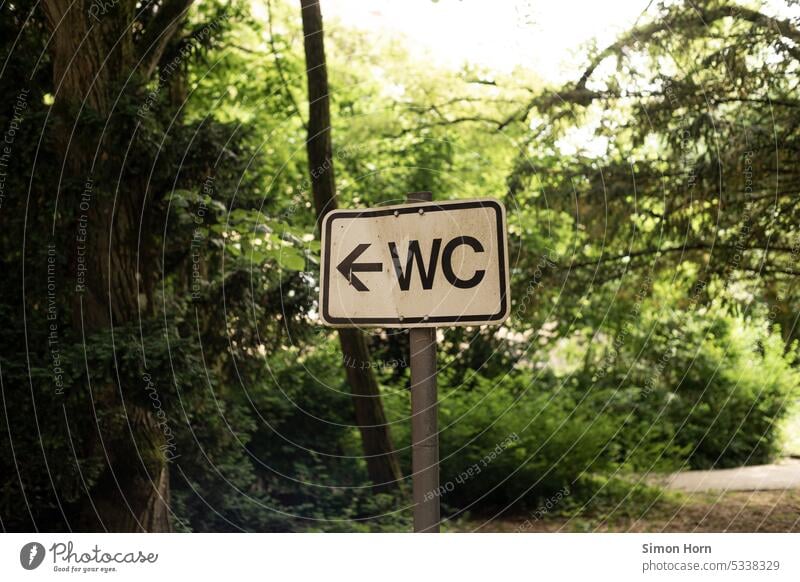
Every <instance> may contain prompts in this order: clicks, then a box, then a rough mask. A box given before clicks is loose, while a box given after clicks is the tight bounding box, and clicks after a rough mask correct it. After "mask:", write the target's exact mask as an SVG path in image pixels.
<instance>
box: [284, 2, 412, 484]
mask: <svg viewBox="0 0 800 582" xmlns="http://www.w3.org/2000/svg"><path fill="white" fill-rule="evenodd" d="M300 6H301V8H302V14H303V34H304V35H305V52H306V73H307V76H308V101H309V117H308V141H307V142H306V147H307V150H308V166H309V171H310V173H311V186H312V191H313V195H314V207H315V209H316V214H317V224H321V220H322V218H323V217H324V216H325V214H326V213H327V212H329V211H330V210H333V209H335V208H336V183H335V181H334V173H333V155H332V147H331V127H330V126H331V116H330V102H329V97H328V72H327V66H326V63H325V45H324V42H323V29H322V12H321V10H320V7H319V1H318V0H300ZM339 342H340V344H341V346H342V355H343V356H344V361H345V362H353V363H357V362H368V361H369V359H370V356H369V348H368V346H367V341H366V338H365V337H364V334H362V333H361V331H359V330H358V329H342V330H339ZM345 369H346V371H347V381H348V382H349V384H350V391H351V394H352V397H353V405H354V408H355V419H356V424H357V425H358V428H359V430H360V431H361V441H362V446H363V450H364V456H365V457H366V462H367V472H368V474H369V478H370V480H371V481H372V482H373V484H374V486H375V489H376V490H378V491H385V490H389V489H393V488H396V487H398V486H399V484H400V478H401V474H400V467H399V465H398V463H397V458H396V456H395V452H394V447H393V446H392V439H391V434H390V432H389V425H388V424H387V422H386V414H385V413H384V410H383V403H382V402H381V393H380V387H379V386H378V381H377V380H376V378H375V374H374V373H373V371H372V370H371V369H370V368H364V369H362V367H361V366H359V365H346V366H345Z"/></svg>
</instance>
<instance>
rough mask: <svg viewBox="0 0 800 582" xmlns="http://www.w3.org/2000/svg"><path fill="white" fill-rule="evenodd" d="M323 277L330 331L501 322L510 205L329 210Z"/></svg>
mask: <svg viewBox="0 0 800 582" xmlns="http://www.w3.org/2000/svg"><path fill="white" fill-rule="evenodd" d="M320 272H321V282H320V301H319V305H320V317H321V319H322V322H323V323H325V324H326V325H330V326H334V327H349V326H374V327H409V328H410V327H445V326H451V325H484V324H495V325H497V324H500V323H502V322H503V321H504V320H505V319H506V318H507V317H508V314H509V310H510V294H509V285H508V245H507V237H506V214H505V208H504V207H503V205H502V204H501V203H500V202H498V201H497V200H491V199H481V200H463V201H450V202H419V203H413V204H403V205H401V206H386V207H382V208H373V209H368V210H334V211H331V212H329V213H328V214H327V215H326V216H325V219H324V220H323V223H322V263H321V268H320Z"/></svg>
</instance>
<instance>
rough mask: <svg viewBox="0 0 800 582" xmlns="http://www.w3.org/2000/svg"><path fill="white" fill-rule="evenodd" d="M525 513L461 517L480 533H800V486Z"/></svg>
mask: <svg viewBox="0 0 800 582" xmlns="http://www.w3.org/2000/svg"><path fill="white" fill-rule="evenodd" d="M526 519H527V518H526V516H519V517H510V518H500V519H495V520H493V521H490V522H488V523H487V522H486V521H485V520H481V519H475V518H473V519H470V520H465V521H462V522H459V523H458V524H456V525H454V527H453V528H452V529H453V530H455V531H478V532H487V533H488V532H515V531H528V532H558V531H563V532H575V531H578V532H591V531H598V532H800V490H798V489H790V490H784V491H726V492H707V491H704V492H696V493H688V494H684V493H678V494H675V495H674V496H672V495H670V496H668V497H666V498H665V499H664V500H663V501H660V502H658V503H656V504H655V505H654V506H653V507H651V508H650V509H649V510H646V511H645V512H644V513H643V514H642V515H640V516H637V517H629V516H624V515H619V516H618V517H615V516H613V515H612V516H611V517H607V516H601V515H594V516H592V515H586V516H580V517H567V516H555V517H545V518H543V519H539V520H530V521H526Z"/></svg>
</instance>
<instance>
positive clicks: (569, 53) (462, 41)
mask: <svg viewBox="0 0 800 582" xmlns="http://www.w3.org/2000/svg"><path fill="white" fill-rule="evenodd" d="M321 1H322V4H321V5H322V15H323V18H325V19H326V21H327V24H326V26H330V25H332V24H334V23H335V20H334V19H339V21H340V22H341V23H342V24H343V25H345V26H349V27H356V28H363V29H369V30H372V31H375V32H377V33H378V34H382V35H393V36H397V37H399V38H403V37H404V38H405V39H406V42H408V44H409V47H408V48H409V50H410V52H411V53H412V54H417V56H420V57H421V58H423V59H426V60H427V61H429V62H432V63H435V64H439V65H444V66H447V67H454V68H458V67H460V66H461V65H463V64H464V63H465V62H468V63H472V64H476V65H483V66H486V67H488V68H490V69H493V70H495V71H498V72H505V73H508V72H510V71H512V70H513V69H514V68H515V67H517V66H522V67H525V68H528V69H531V70H533V71H535V72H536V73H538V74H539V75H540V76H541V77H542V78H543V79H544V80H545V81H551V82H553V83H557V84H562V83H564V82H567V81H570V80H574V78H575V75H576V74H578V73H580V72H582V69H581V66H582V65H584V64H585V62H586V58H585V47H586V43H588V42H589V41H591V40H593V39H594V40H596V41H597V43H598V44H599V45H600V46H605V45H607V44H610V43H611V42H613V41H614V40H615V39H616V37H617V36H618V35H619V33H620V32H622V31H625V30H627V29H629V28H630V27H631V26H633V25H634V23H636V21H637V19H638V18H639V17H640V15H642V13H643V12H644V11H645V9H646V8H647V7H648V5H650V4H654V5H655V4H657V3H656V2H651V0H438V1H435V0H321ZM651 9H652V7H651ZM763 11H764V12H765V13H767V14H769V15H774V16H781V17H787V16H795V17H796V16H798V15H800V6H796V7H793V8H791V7H788V6H787V5H786V2H785V0H765V2H764V7H763ZM644 20H646V17H643V21H644Z"/></svg>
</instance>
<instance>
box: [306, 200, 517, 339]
mask: <svg viewBox="0 0 800 582" xmlns="http://www.w3.org/2000/svg"><path fill="white" fill-rule="evenodd" d="M420 208H423V209H424V210H425V212H426V213H427V212H442V211H448V210H468V209H470V208H492V209H494V211H495V213H496V218H497V248H498V260H499V263H500V265H499V269H498V271H499V275H500V310H499V311H498V312H497V313H492V314H489V315H452V316H445V315H442V316H434V317H430V316H429V317H428V318H427V319H425V317H403V318H402V319H401V318H399V317H357V318H349V317H332V316H331V315H330V310H329V306H328V298H329V296H330V267H331V260H330V259H331V242H330V241H331V231H332V229H333V222H334V221H335V220H336V219H337V218H374V217H378V216H390V215H394V213H395V212H397V213H398V214H417V213H418V212H419V209H420ZM325 242H326V243H327V244H326V245H325V246H326V248H325V249H323V250H324V253H325V269H324V272H323V273H322V293H320V295H321V296H322V314H323V322H325V323H329V324H332V325H335V326H345V325H356V326H357V325H376V326H380V325H382V324H394V325H397V327H402V325H398V324H415V323H425V324H430V325H431V326H433V324H436V323H461V324H469V323H475V324H477V325H481V324H483V323H492V322H495V321H502V320H504V319H505V318H506V317H507V315H508V313H507V311H508V296H507V295H508V294H507V293H506V291H507V289H508V288H507V286H506V278H507V274H506V252H507V249H506V237H505V231H504V229H503V207H502V205H501V204H500V203H499V202H498V201H496V200H468V201H467V200H465V201H464V202H457V201H454V202H449V201H448V202H444V203H442V204H439V203H436V202H434V203H430V202H424V203H420V204H414V205H406V206H403V207H400V208H392V207H389V208H380V209H370V210H332V211H330V213H329V214H328V216H326V217H325Z"/></svg>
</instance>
